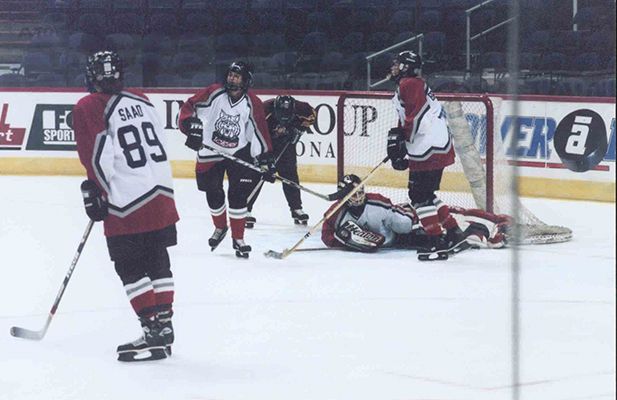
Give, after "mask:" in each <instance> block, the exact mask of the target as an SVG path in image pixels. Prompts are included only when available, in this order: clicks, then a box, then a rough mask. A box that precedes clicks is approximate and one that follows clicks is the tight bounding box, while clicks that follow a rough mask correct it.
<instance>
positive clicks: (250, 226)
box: [244, 212, 257, 229]
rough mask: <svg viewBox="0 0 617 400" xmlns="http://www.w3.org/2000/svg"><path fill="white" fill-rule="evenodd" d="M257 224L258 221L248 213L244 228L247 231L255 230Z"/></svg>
mask: <svg viewBox="0 0 617 400" xmlns="http://www.w3.org/2000/svg"><path fill="white" fill-rule="evenodd" d="M255 222H257V219H256V218H255V217H253V216H252V215H251V213H250V212H249V213H246V217H245V218H244V227H245V228H247V229H253V227H254V226H255Z"/></svg>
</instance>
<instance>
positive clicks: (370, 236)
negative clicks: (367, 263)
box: [334, 220, 385, 253]
mask: <svg viewBox="0 0 617 400" xmlns="http://www.w3.org/2000/svg"><path fill="white" fill-rule="evenodd" d="M334 238H335V239H336V240H338V241H339V242H341V243H342V244H343V245H344V246H345V247H347V248H349V249H352V250H356V251H361V252H363V253H372V252H374V251H377V250H378V249H379V248H380V247H381V246H382V245H383V244H384V242H385V238H384V237H383V235H380V234H379V233H376V232H371V231H368V230H364V229H362V228H361V227H359V226H358V224H356V223H355V222H353V221H349V220H348V221H345V223H343V225H341V226H340V227H339V228H338V229H337V230H336V232H335V233H334Z"/></svg>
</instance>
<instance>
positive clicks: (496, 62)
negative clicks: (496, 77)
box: [480, 51, 506, 70]
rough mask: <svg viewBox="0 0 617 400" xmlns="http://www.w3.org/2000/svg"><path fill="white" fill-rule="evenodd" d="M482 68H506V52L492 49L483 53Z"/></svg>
mask: <svg viewBox="0 0 617 400" xmlns="http://www.w3.org/2000/svg"><path fill="white" fill-rule="evenodd" d="M480 64H481V65H482V68H491V69H495V70H504V69H505V68H506V54H505V53H503V52H499V51H490V52H487V53H484V54H482V56H481V58H480Z"/></svg>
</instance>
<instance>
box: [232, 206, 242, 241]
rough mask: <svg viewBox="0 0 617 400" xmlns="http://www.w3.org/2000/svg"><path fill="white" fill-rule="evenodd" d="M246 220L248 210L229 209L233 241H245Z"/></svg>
mask: <svg viewBox="0 0 617 400" xmlns="http://www.w3.org/2000/svg"><path fill="white" fill-rule="evenodd" d="M245 219H246V208H241V209H234V208H230V209H229V225H230V226H231V237H232V239H236V240H238V239H244V222H245Z"/></svg>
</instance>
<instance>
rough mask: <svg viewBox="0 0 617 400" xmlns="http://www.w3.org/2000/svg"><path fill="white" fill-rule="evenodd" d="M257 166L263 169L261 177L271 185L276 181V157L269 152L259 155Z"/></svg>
mask: <svg viewBox="0 0 617 400" xmlns="http://www.w3.org/2000/svg"><path fill="white" fill-rule="evenodd" d="M257 166H259V168H260V169H261V175H262V176H263V178H264V179H265V180H266V181H268V182H270V183H273V182H274V181H276V178H275V177H274V174H275V173H276V166H275V165H274V157H273V156H272V153H270V152H267V153H262V154H260V155H258V156H257Z"/></svg>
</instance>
